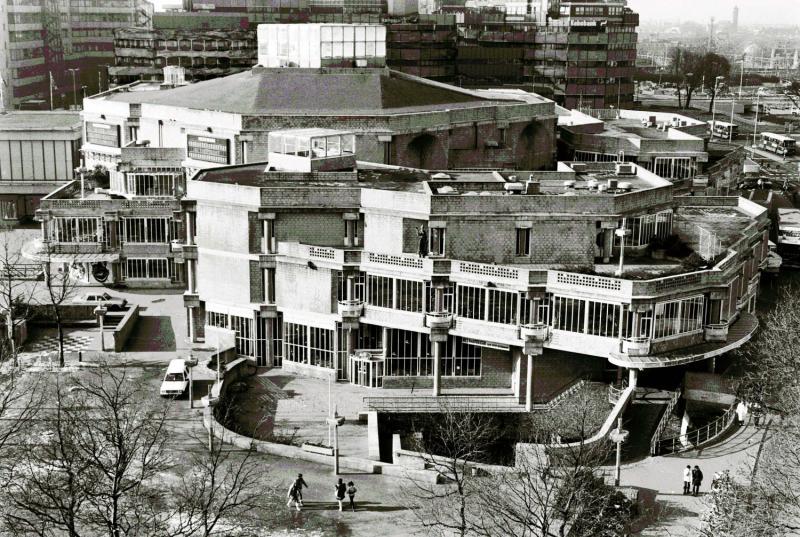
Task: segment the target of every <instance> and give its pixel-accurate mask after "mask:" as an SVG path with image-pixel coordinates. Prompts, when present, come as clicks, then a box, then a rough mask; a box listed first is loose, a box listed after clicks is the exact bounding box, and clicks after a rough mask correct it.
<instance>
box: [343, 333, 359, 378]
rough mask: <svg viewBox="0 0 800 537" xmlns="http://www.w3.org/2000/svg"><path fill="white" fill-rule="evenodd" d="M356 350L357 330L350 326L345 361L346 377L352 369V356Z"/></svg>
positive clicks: (346, 341)
mask: <svg viewBox="0 0 800 537" xmlns="http://www.w3.org/2000/svg"><path fill="white" fill-rule="evenodd" d="M355 351H356V331H355V330H354V329H352V328H348V329H347V338H346V340H345V363H344V364H343V365H344V367H343V369H344V371H345V377H349V375H348V373H349V371H350V356H352V355H353V353H354V352H355ZM350 380H352V379H350Z"/></svg>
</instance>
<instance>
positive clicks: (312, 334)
mask: <svg viewBox="0 0 800 537" xmlns="http://www.w3.org/2000/svg"><path fill="white" fill-rule="evenodd" d="M308 334H309V337H308V343H309V345H308V346H309V358H310V360H311V365H315V366H317V367H324V368H327V369H333V363H334V360H333V336H334V333H333V330H327V329H325V328H317V327H316V326H310V327H309V328H308Z"/></svg>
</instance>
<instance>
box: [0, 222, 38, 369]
mask: <svg viewBox="0 0 800 537" xmlns="http://www.w3.org/2000/svg"><path fill="white" fill-rule="evenodd" d="M23 264H25V263H24V261H23V258H22V241H21V240H20V239H18V238H16V237H14V235H13V234H12V233H11V232H10V231H9V230H5V231H2V232H0V311H2V312H3V314H4V315H5V317H6V319H5V322H6V334H0V341H2V343H3V345H2V346H0V353H1V354H0V361H4V360H6V359H9V358H10V359H11V360H13V362H14V366H15V367H16V366H18V365H19V363H18V362H17V352H18V349H17V344H16V340H15V328H16V326H17V324H18V323H19V322H20V321H22V320H25V319H28V318H30V314H31V306H30V305H31V304H32V303H33V296H34V292H35V290H36V282H35V281H28V280H25V279H21V276H23V273H22V272H21V271H20V269H19V267H20V266H22V265H23Z"/></svg>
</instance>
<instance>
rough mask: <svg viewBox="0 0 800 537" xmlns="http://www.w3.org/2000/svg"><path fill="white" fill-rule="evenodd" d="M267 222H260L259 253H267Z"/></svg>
mask: <svg viewBox="0 0 800 537" xmlns="http://www.w3.org/2000/svg"><path fill="white" fill-rule="evenodd" d="M269 222H270V221H269V220H262V221H261V253H262V254H268V253H270V252H269Z"/></svg>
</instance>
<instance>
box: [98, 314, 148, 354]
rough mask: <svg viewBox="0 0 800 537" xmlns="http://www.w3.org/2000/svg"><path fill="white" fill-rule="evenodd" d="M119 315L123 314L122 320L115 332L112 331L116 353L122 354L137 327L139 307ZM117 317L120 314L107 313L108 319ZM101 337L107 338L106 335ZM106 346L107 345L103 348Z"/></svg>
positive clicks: (102, 334)
mask: <svg viewBox="0 0 800 537" xmlns="http://www.w3.org/2000/svg"><path fill="white" fill-rule="evenodd" d="M119 313H122V318H121V319H120V320H119V322H118V323H117V326H116V327H114V330H113V331H111V341H112V342H113V346H114V352H122V350H123V348H124V347H125V343H127V341H128V338H129V337H130V335H131V333H132V332H133V328H134V327H135V326H136V321H138V320H139V306H138V305H136V304H133V305H131V306H130V307H129V308H128V311H125V312H119ZM117 315H118V312H108V313H106V319H108V317H109V316H112V317H116V316H117ZM100 337H101V338H105V334H104V333H101V334H100ZM104 346H105V344H104V345H103V347H104Z"/></svg>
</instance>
